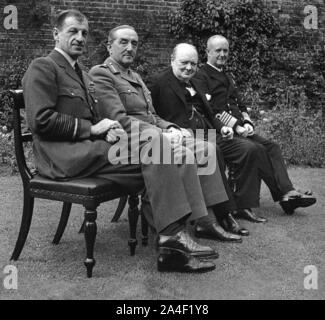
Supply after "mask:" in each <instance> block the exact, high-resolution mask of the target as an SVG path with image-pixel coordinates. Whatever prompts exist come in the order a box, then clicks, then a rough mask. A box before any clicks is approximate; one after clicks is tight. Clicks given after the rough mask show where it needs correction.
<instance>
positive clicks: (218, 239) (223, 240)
mask: <svg viewBox="0 0 325 320" xmlns="http://www.w3.org/2000/svg"><path fill="white" fill-rule="evenodd" d="M194 235H195V236H196V237H197V238H201V239H208V240H217V241H221V242H232V243H242V242H243V239H233V240H230V239H220V238H215V237H209V236H206V235H200V234H198V233H195V234H194Z"/></svg>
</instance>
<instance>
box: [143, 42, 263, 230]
mask: <svg viewBox="0 0 325 320" xmlns="http://www.w3.org/2000/svg"><path fill="white" fill-rule="evenodd" d="M197 63H198V54H197V51H196V48H195V47H194V46H192V45H190V44H186V43H181V44H178V45H177V46H176V47H175V48H174V50H173V53H172V57H171V68H170V69H168V70H167V71H166V72H163V73H161V74H159V75H158V76H157V77H154V79H153V80H152V81H151V83H152V85H151V86H150V87H149V89H150V91H151V94H152V100H153V103H154V106H155V109H156V111H157V113H158V114H159V115H160V116H161V117H162V118H164V119H166V120H168V121H172V122H175V123H176V124H178V125H179V126H182V127H184V128H190V129H192V130H197V129H205V131H206V132H207V131H208V130H209V129H213V128H215V129H216V132H217V137H216V141H217V142H219V140H221V141H223V142H224V144H227V142H229V141H230V140H231V139H232V135H233V131H232V129H231V128H230V127H227V126H226V125H224V124H223V123H222V122H221V121H220V120H219V119H218V118H215V117H214V116H213V112H212V109H211V107H210V104H209V101H208V99H207V98H209V99H210V97H209V95H208V94H206V91H205V89H204V87H202V84H201V82H200V81H198V80H196V79H194V78H193V76H194V74H195V72H196V70H197ZM194 133H195V131H194ZM216 150H217V156H218V160H219V161H218V162H219V165H220V169H221V171H222V172H223V181H224V183H225V185H226V186H227V188H226V189H227V192H228V197H229V198H230V199H231V201H232V206H231V208H228V209H230V210H229V211H234V210H238V209H245V208H254V207H257V206H258V205H259V192H260V183H259V178H258V174H257V169H256V168H257V167H256V164H255V161H256V160H255V159H256V155H255V150H254V149H253V150H250V152H247V153H245V154H244V155H242V156H241V157H240V158H238V159H236V160H237V162H235V161H233V162H234V163H235V164H236V165H238V166H240V167H241V168H242V169H245V172H244V173H243V174H241V175H240V176H238V174H237V177H236V178H237V179H238V180H237V189H236V192H235V199H234V197H233V193H232V191H231V190H230V188H229V186H228V183H227V178H226V176H225V173H224V171H225V168H224V160H223V156H222V154H221V151H220V149H219V147H218V144H216ZM229 211H228V213H227V216H228V217H230V219H232V220H233V221H235V220H234V219H233V217H232V215H231V213H229ZM228 219H229V218H228ZM255 219H258V218H257V217H256V218H255ZM220 222H221V224H222V225H224V223H223V221H220ZM236 224H237V223H236ZM225 228H226V229H227V226H225ZM237 230H241V228H239V227H238V224H237ZM242 232H243V231H242ZM246 232H247V231H246Z"/></svg>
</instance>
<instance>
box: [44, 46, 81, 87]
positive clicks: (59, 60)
mask: <svg viewBox="0 0 325 320" xmlns="http://www.w3.org/2000/svg"><path fill="white" fill-rule="evenodd" d="M49 56H50V58H51V59H52V60H54V61H55V63H56V64H57V65H58V66H60V67H61V68H62V69H64V70H65V73H66V74H67V75H68V76H69V77H70V78H72V79H73V80H75V81H77V82H78V83H79V84H80V85H81V86H82V87H83V88H84V89H85V85H84V84H83V83H82V81H81V79H80V78H79V77H78V75H77V74H76V71H75V70H74V69H73V68H72V66H71V65H70V63H69V62H68V61H67V59H66V58H65V57H64V56H63V55H62V54H61V53H60V52H58V51H56V50H53V51H52V52H51V53H50V55H49ZM83 79H84V76H83Z"/></svg>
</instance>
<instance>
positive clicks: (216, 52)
mask: <svg viewBox="0 0 325 320" xmlns="http://www.w3.org/2000/svg"><path fill="white" fill-rule="evenodd" d="M207 55H208V62H209V63H210V64H212V65H213V66H215V67H217V68H223V67H224V66H225V64H226V63H227V61H228V57H229V42H228V40H227V39H226V38H225V37H224V36H221V35H215V36H212V37H210V38H209V39H208V42H207Z"/></svg>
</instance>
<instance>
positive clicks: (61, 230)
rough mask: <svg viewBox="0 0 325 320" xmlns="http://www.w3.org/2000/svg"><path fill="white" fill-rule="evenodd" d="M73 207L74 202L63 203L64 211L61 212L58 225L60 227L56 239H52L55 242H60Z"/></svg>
mask: <svg viewBox="0 0 325 320" xmlns="http://www.w3.org/2000/svg"><path fill="white" fill-rule="evenodd" d="M71 207H72V203H69V202H64V203H63V207H62V213H61V218H60V222H59V225H58V229H57V230H56V233H55V236H54V239H53V241H52V243H53V244H59V242H60V240H61V238H62V235H63V233H64V230H65V228H66V226H67V223H68V220H69V216H70V211H71Z"/></svg>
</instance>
